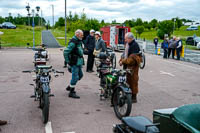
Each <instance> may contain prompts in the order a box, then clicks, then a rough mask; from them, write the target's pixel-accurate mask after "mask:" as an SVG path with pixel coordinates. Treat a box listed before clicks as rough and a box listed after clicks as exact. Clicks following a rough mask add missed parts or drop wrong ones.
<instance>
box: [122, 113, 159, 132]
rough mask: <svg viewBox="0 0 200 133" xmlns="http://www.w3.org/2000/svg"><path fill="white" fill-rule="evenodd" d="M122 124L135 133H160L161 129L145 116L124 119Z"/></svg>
mask: <svg viewBox="0 0 200 133" xmlns="http://www.w3.org/2000/svg"><path fill="white" fill-rule="evenodd" d="M122 122H123V123H124V124H125V125H127V126H128V127H130V129H131V130H133V131H137V132H140V133H159V129H158V128H157V127H156V126H155V125H154V124H153V123H152V121H151V120H149V119H148V118H146V117H144V116H136V117H124V118H122Z"/></svg>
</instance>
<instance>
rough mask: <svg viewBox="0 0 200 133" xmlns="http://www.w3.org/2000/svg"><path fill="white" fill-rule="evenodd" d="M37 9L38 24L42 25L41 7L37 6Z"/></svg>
mask: <svg viewBox="0 0 200 133" xmlns="http://www.w3.org/2000/svg"><path fill="white" fill-rule="evenodd" d="M36 10H37V14H36V16H37V17H38V25H40V16H39V11H40V7H39V6H36Z"/></svg>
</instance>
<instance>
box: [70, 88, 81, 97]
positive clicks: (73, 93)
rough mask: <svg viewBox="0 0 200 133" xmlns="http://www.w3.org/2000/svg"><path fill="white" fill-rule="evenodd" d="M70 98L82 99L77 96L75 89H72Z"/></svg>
mask: <svg viewBox="0 0 200 133" xmlns="http://www.w3.org/2000/svg"><path fill="white" fill-rule="evenodd" d="M69 97H71V98H74V99H80V97H79V96H78V95H76V91H75V88H71V90H70V93H69Z"/></svg>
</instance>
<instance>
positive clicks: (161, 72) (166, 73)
mask: <svg viewBox="0 0 200 133" xmlns="http://www.w3.org/2000/svg"><path fill="white" fill-rule="evenodd" d="M160 74H164V75H169V76H172V77H175V75H173V74H171V73H168V72H164V71H160Z"/></svg>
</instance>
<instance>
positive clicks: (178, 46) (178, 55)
mask: <svg viewBox="0 0 200 133" xmlns="http://www.w3.org/2000/svg"><path fill="white" fill-rule="evenodd" d="M182 46H183V44H182V40H181V38H180V37H178V38H177V44H176V54H177V60H180V54H181V50H182Z"/></svg>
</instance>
